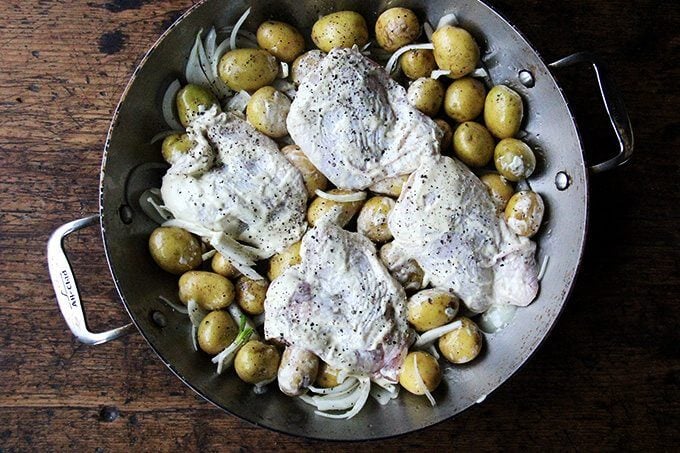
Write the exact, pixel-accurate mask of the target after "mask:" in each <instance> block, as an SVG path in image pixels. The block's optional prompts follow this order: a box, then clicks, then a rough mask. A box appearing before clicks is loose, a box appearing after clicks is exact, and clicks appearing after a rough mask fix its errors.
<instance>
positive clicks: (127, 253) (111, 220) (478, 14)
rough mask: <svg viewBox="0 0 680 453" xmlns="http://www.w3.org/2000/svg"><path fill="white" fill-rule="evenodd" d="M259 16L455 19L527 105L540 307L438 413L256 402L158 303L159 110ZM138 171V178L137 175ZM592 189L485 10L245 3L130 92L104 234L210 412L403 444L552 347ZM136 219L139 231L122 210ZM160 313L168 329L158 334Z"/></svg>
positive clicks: (543, 84) (447, 377) (447, 375)
mask: <svg viewBox="0 0 680 453" xmlns="http://www.w3.org/2000/svg"><path fill="white" fill-rule="evenodd" d="M249 6H250V7H252V13H251V15H250V17H249V18H248V20H247V21H246V23H245V27H246V28H247V29H249V30H251V31H254V30H255V29H256V27H257V25H258V24H259V23H260V22H261V21H263V20H266V19H272V18H275V19H278V20H283V21H287V22H289V23H292V24H294V25H296V26H297V27H299V28H300V29H301V30H302V31H303V32H304V33H305V34H306V35H307V36H309V30H310V29H311V25H312V24H313V23H314V21H315V20H316V19H317V18H318V16H319V15H320V14H325V13H329V12H332V11H337V10H344V9H351V10H355V11H358V12H360V13H362V14H363V15H364V17H365V18H366V19H367V22H368V23H369V27H372V25H373V24H374V23H375V19H376V18H377V16H378V14H379V13H380V12H382V11H383V10H384V9H387V8H388V7H392V6H406V7H410V8H412V9H414V10H415V11H416V12H417V13H418V14H419V15H420V17H421V18H423V19H427V20H428V21H429V22H430V23H431V24H436V23H437V21H438V20H439V18H440V17H441V16H443V15H444V14H447V13H451V12H453V13H455V14H456V16H457V17H458V19H459V21H460V23H461V25H462V26H464V27H465V28H467V29H468V30H469V31H470V32H471V33H472V34H473V35H474V36H475V38H476V39H477V42H478V43H479V45H480V48H481V49H482V54H483V56H482V59H483V61H484V63H485V65H486V67H487V69H488V70H489V73H490V76H491V79H492V81H493V82H494V84H499V83H504V84H507V85H509V86H511V87H512V88H514V89H515V90H517V91H518V92H519V93H520V94H521V95H522V96H523V98H524V99H525V105H526V107H527V108H526V112H525V116H526V119H525V126H524V130H526V132H527V134H528V135H527V137H526V140H527V141H528V142H529V143H530V145H531V146H532V147H533V148H534V149H535V150H536V151H537V159H538V162H539V163H538V169H537V172H536V173H535V175H534V176H533V177H532V179H531V186H532V188H533V190H535V191H537V192H539V193H540V194H541V195H542V196H543V198H544V200H545V202H546V207H547V208H546V217H545V220H544V225H543V227H542V233H541V234H540V235H539V236H538V237H537V238H536V240H537V241H538V243H539V251H538V262H539V263H541V262H542V261H543V260H544V258H545V257H549V261H548V265H547V268H546V272H545V275H544V277H543V280H542V283H541V292H540V294H539V297H538V299H537V300H536V301H535V302H534V303H533V304H532V305H530V306H529V307H527V308H524V309H519V310H517V312H516V315H515V318H514V320H513V322H512V324H511V325H510V326H509V327H507V328H506V329H504V330H502V331H501V332H499V333H496V334H492V335H486V344H485V352H484V354H483V356H482V357H480V358H479V359H478V360H476V361H474V362H473V363H472V364H471V365H467V366H466V365H464V366H455V367H453V366H447V365H445V366H444V382H443V383H442V385H440V387H439V388H438V389H437V390H436V392H435V393H434V396H435V398H436V400H437V402H438V404H437V406H436V407H431V406H430V405H429V403H428V401H427V399H425V398H421V397H414V396H412V395H409V394H407V392H401V395H400V396H399V398H398V399H396V400H394V401H392V402H391V403H389V404H388V405H387V406H379V405H378V404H377V403H376V402H375V401H369V403H368V404H367V405H366V407H365V408H364V410H363V411H362V412H361V413H360V414H359V415H357V416H356V417H354V418H353V419H351V420H347V421H335V420H328V419H325V418H322V417H318V416H315V415H314V413H313V410H312V409H311V407H310V406H307V405H305V404H304V403H302V402H301V401H300V400H298V399H293V398H289V397H286V396H284V395H283V394H281V393H280V392H279V391H278V389H276V388H275V386H272V388H270V389H269V391H268V392H267V393H265V394H264V395H256V394H255V393H254V392H253V391H252V389H251V388H250V387H249V386H248V385H246V384H245V383H243V382H242V381H240V380H239V379H238V378H237V377H236V376H235V374H234V373H233V372H226V373H225V374H224V375H222V376H216V375H215V372H214V371H215V368H214V365H213V364H212V363H210V360H209V359H208V357H207V356H205V355H203V354H201V353H196V352H194V351H193V348H192V345H191V340H190V335H189V329H190V325H189V321H188V319H187V317H186V315H182V314H179V313H177V312H175V311H173V310H172V309H170V308H169V307H168V306H166V305H165V304H163V303H162V302H161V301H160V300H159V296H164V297H166V298H170V299H175V298H176V288H177V281H176V278H175V277H173V276H171V275H169V274H166V273H164V272H163V271H161V270H160V269H159V268H158V267H157V266H156V265H155V263H154V262H153V261H152V259H151V257H150V255H149V253H148V251H147V240H148V237H149V234H150V233H151V231H152V230H153V229H154V228H155V226H156V225H155V224H153V222H151V221H150V220H149V219H148V218H147V217H146V216H145V215H144V214H143V213H142V212H141V210H140V208H139V205H138V202H137V199H138V198H139V194H140V193H141V191H142V190H143V189H145V188H147V187H150V186H156V187H158V186H159V182H160V177H161V176H162V173H163V168H164V167H163V165H158V164H159V163H162V158H161V155H160V152H159V148H160V146H159V144H158V143H156V144H153V145H152V144H150V140H151V138H152V137H153V136H154V135H155V134H157V133H158V132H161V131H163V130H166V129H167V126H166V125H165V123H164V121H163V118H162V114H161V107H160V106H161V99H162V95H163V93H164V91H165V88H166V87H167V86H168V84H169V83H170V82H171V81H172V80H174V79H176V78H179V79H180V80H181V78H182V74H183V69H184V65H185V64H186V61H187V56H188V53H189V50H190V49H191V46H192V43H193V40H194V39H195V36H196V33H197V32H198V31H199V30H200V29H204V30H207V29H209V28H210V27H211V26H212V25H215V26H217V27H220V26H226V25H232V24H234V23H235V22H236V20H237V19H238V17H239V16H240V15H241V14H242V13H243V12H244V11H245V9H246V8H248V7H249ZM522 70H527V71H530V72H531V74H532V75H533V77H534V80H535V85H534V86H533V87H531V88H526V87H525V86H523V85H522V84H521V83H520V80H519V78H518V75H519V73H520V71H522ZM133 169H134V171H133ZM558 172H566V173H567V174H568V175H569V178H570V181H571V184H570V186H569V188H568V189H567V190H563V191H560V190H557V189H556V187H555V176H556V174H557V173H558ZM587 193H588V191H587V178H586V170H585V166H584V161H583V155H582V150H581V145H580V141H579V137H578V134H577V130H576V126H575V124H574V121H573V119H572V116H571V114H570V112H569V109H568V107H567V104H566V102H565V100H564V98H563V96H562V93H561V91H560V89H559V88H558V86H557V84H556V82H555V80H554V79H553V77H552V75H551V74H550V73H549V71H548V69H547V67H546V65H545V64H544V63H543V62H542V60H541V58H540V57H539V56H538V54H537V53H536V52H535V51H534V50H533V48H532V47H531V46H530V45H529V44H528V43H527V42H526V41H525V40H524V38H523V37H522V36H521V35H520V34H519V33H518V32H517V31H516V30H515V29H514V28H513V27H512V26H511V25H510V24H508V23H507V22H506V21H505V20H504V19H503V18H501V17H500V16H499V15H498V14H497V13H495V12H494V11H493V10H492V9H491V8H489V7H488V6H487V5H485V4H484V3H481V2H480V1H477V0H467V1H456V2H452V1H446V0H429V1H425V0H422V1H403V2H392V1H390V2H365V1H361V0H354V1H349V0H347V1H336V2H333V1H312V0H283V1H278V2H258V3H249V2H245V1H238V0H237V1H228V2H227V1H225V0H208V1H205V2H203V3H202V4H200V5H198V6H197V7H194V8H193V9H192V11H191V12H190V13H189V14H187V15H185V16H184V17H183V18H182V19H181V20H180V22H179V23H178V24H176V25H175V26H173V27H171V29H170V30H168V32H166V34H165V35H164V36H163V37H162V39H161V40H160V41H159V42H158V43H157V44H156V46H155V47H154V48H153V49H152V50H151V51H150V53H149V54H148V55H147V57H146V58H145V59H144V60H143V62H142V64H141V66H140V67H139V68H138V70H137V72H136V73H135V75H134V77H133V79H132V80H131V82H130V84H129V86H128V88H127V90H126V92H125V94H124V96H123V99H122V100H121V103H120V105H119V108H118V110H117V112H116V116H115V117H114V120H113V123H112V128H111V130H110V133H109V138H108V140H107V146H106V152H105V159H104V163H103V166H102V181H101V216H102V233H103V237H104V243H105V247H106V253H107V257H108V260H109V265H110V268H111V272H112V274H113V277H114V280H115V282H116V286H117V288H118V291H119V293H120V296H121V299H122V301H123V303H124V305H125V307H126V308H127V310H128V312H129V313H130V316H131V317H132V319H133V320H134V322H135V324H136V325H137V327H138V328H139V330H140V331H141V332H142V334H143V335H144V336H145V337H146V339H147V340H148V342H149V344H150V345H151V346H152V347H153V349H154V350H155V351H156V352H157V353H158V355H159V356H160V358H161V359H162V360H163V362H164V363H165V364H166V365H167V366H168V367H170V369H171V370H172V371H173V372H175V373H176V374H177V375H178V376H179V377H180V378H181V379H183V380H184V381H185V382H186V383H187V384H188V385H190V386H191V387H192V388H193V389H194V390H196V391H197V392H199V393H200V394H201V395H202V396H204V397H205V398H206V399H208V400H209V401H211V402H213V403H215V404H216V405H218V406H220V407H222V408H224V409H226V410H228V411H229V412H231V413H233V414H235V415H237V416H239V417H242V418H244V419H246V420H249V421H251V422H253V423H255V424H258V425H262V426H266V427H268V428H271V429H275V430H278V431H283V432H286V433H290V434H295V435H302V436H307V437H313V438H321V439H338V440H357V439H373V438H381V437H386V436H391V435H397V434H402V433H406V432H410V431H413V430H416V429H420V428H424V427H427V426H430V425H432V424H434V423H437V422H439V421H442V420H444V419H446V418H449V417H451V416H453V415H455V414H458V413H459V412H461V411H462V410H464V409H465V408H467V407H469V406H471V405H472V404H474V403H475V402H478V401H481V400H483V399H484V398H485V397H486V395H488V394H489V393H490V392H492V391H493V390H494V389H495V388H497V387H498V386H499V385H500V384H501V383H502V382H504V381H505V380H506V379H508V377H510V375H511V374H512V373H513V372H514V371H515V370H517V368H518V367H519V366H520V365H521V364H522V363H523V362H524V361H525V360H526V359H527V358H528V357H529V356H530V355H531V353H532V352H533V351H534V350H535V349H536V347H537V346H538V344H539V343H540V342H541V340H542V339H543V338H544V337H545V336H546V335H547V333H548V331H549V329H550V328H551V326H552V325H553V323H554V321H555V320H556V318H557V316H558V314H559V312H560V310H561V308H562V306H563V304H564V302H565V300H566V298H567V296H568V293H569V291H570V288H571V285H572V282H573V280H574V277H575V273H576V270H577V267H578V264H579V261H580V257H581V253H582V247H583V241H584V234H585V224H586V215H587ZM125 206H129V207H130V208H131V209H132V213H133V214H132V219H131V221H129V220H130V219H127V218H126V217H125V216H121V214H120V212H121V208H123V209H127V208H124V207H125ZM157 312H160V313H162V314H163V315H164V316H165V318H166V319H167V324H166V325H165V327H160V326H159V325H157V324H156V323H155V322H154V318H155V319H158V314H157Z"/></svg>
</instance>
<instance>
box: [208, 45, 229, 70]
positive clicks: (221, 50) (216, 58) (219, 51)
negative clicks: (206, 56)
mask: <svg viewBox="0 0 680 453" xmlns="http://www.w3.org/2000/svg"><path fill="white" fill-rule="evenodd" d="M229 44H230V43H229V40H228V39H225V40H224V41H222V42H221V43H220V45H219V46H217V48H216V49H215V51H214V52H213V59H212V64H211V65H210V70H211V72H212V75H213V76H214V77H219V76H220V73H219V71H218V69H217V67H218V66H219V63H220V60H221V59H222V56H223V55H224V54H225V53H226V52H227V49H228V48H229Z"/></svg>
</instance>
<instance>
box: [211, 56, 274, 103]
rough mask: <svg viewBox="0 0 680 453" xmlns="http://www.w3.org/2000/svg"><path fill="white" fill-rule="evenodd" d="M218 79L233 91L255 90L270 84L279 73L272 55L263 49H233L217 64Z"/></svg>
mask: <svg viewBox="0 0 680 453" xmlns="http://www.w3.org/2000/svg"><path fill="white" fill-rule="evenodd" d="M217 70H218V73H219V76H220V79H222V81H223V82H224V83H226V84H227V85H228V86H229V88H231V89H232V90H234V91H241V90H246V91H251V92H252V91H255V90H258V89H260V88H262V87H264V86H267V85H271V84H272V82H274V80H276V76H277V75H278V73H279V65H278V63H277V62H276V58H275V57H274V55H272V54H270V53H269V52H267V51H266V50H263V49H234V50H231V51H229V52H227V53H225V54H224V55H223V56H222V58H221V59H220V62H219V65H218V68H217Z"/></svg>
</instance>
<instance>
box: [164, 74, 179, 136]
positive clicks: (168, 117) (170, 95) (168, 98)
mask: <svg viewBox="0 0 680 453" xmlns="http://www.w3.org/2000/svg"><path fill="white" fill-rule="evenodd" d="M180 88H182V85H181V84H180V83H179V80H177V79H175V80H174V81H173V82H172V83H171V84H170V85H169V86H168V89H167V90H165V94H164V95H163V104H162V110H163V119H164V120H165V122H166V123H167V124H168V126H170V129H175V130H178V131H179V130H184V126H182V125H181V124H180V122H179V121H177V116H176V115H175V108H176V107H175V98H176V97H177V92H179V90H180Z"/></svg>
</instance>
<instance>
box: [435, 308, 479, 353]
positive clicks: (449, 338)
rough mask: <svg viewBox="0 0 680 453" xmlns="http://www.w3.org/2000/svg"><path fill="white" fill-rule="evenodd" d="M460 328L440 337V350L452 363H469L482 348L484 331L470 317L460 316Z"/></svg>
mask: <svg viewBox="0 0 680 453" xmlns="http://www.w3.org/2000/svg"><path fill="white" fill-rule="evenodd" d="M458 319H459V320H460V322H461V325H460V327H459V328H457V329H455V330H452V331H451V332H449V333H446V334H444V335H442V336H441V337H440V338H439V351H440V352H441V353H442V355H443V356H444V357H445V358H446V360H448V361H449V362H451V363H457V364H461V363H468V362H470V361H471V360H473V359H474V358H475V357H477V356H478V355H479V352H480V351H481V350H482V338H483V337H482V332H481V331H480V330H479V327H477V324H475V323H474V322H473V321H472V320H471V319H470V318H466V317H464V316H462V317H460V318H458Z"/></svg>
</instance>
